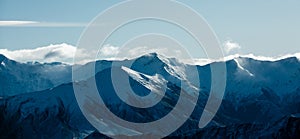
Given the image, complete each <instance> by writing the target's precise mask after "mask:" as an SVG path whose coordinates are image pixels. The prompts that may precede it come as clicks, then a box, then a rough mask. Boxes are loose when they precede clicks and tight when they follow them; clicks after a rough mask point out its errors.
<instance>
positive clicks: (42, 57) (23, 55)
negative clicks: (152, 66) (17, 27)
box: [0, 43, 300, 65]
mask: <svg viewBox="0 0 300 139" xmlns="http://www.w3.org/2000/svg"><path fill="white" fill-rule="evenodd" d="M76 52H77V59H78V61H79V63H80V64H85V63H87V62H91V61H95V60H100V59H106V60H124V59H133V58H136V57H139V56H141V55H145V54H148V53H153V52H156V53H159V54H162V55H165V56H167V57H175V58H177V59H178V60H180V61H182V62H185V63H188V64H194V65H206V64H209V63H212V62H215V61H227V60H231V59H235V58H238V57H248V58H252V59H256V60H260V61H277V60H280V59H285V58H288V57H296V58H298V59H299V60H300V53H295V54H287V55H283V56H278V57H266V56H255V55H254V54H248V55H239V54H235V55H229V56H226V57H225V58H223V59H205V58H203V59H186V58H184V57H183V56H182V55H183V54H182V51H180V50H176V49H175V50H170V49H167V48H164V47H161V48H159V47H157V48H149V47H146V46H141V47H135V48H120V47H116V46H113V45H110V44H106V45H104V46H103V47H102V48H101V49H100V50H99V53H98V52H97V51H87V50H84V49H77V48H76V47H75V46H73V45H70V44H66V43H62V44H51V45H49V46H43V47H39V48H35V49H22V50H8V49H0V54H4V55H5V56H6V57H8V58H9V59H13V60H16V61H18V62H23V63H25V62H34V61H36V62H41V63H51V62H62V63H66V64H73V58H74V55H75V53H76ZM97 54H98V55H97Z"/></svg>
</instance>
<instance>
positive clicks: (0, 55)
mask: <svg viewBox="0 0 300 139" xmlns="http://www.w3.org/2000/svg"><path fill="white" fill-rule="evenodd" d="M5 59H7V57H5V56H4V55H3V54H0V61H1V62H2V61H3V60H5Z"/></svg>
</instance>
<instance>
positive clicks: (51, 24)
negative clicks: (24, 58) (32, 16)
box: [0, 20, 87, 27]
mask: <svg viewBox="0 0 300 139" xmlns="http://www.w3.org/2000/svg"><path fill="white" fill-rule="evenodd" d="M85 26H87V23H66V22H39V21H21V20H15V21H0V27H85Z"/></svg>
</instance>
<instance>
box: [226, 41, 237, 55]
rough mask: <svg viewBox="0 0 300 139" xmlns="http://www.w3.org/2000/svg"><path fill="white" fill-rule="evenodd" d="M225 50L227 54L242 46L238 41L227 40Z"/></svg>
mask: <svg viewBox="0 0 300 139" xmlns="http://www.w3.org/2000/svg"><path fill="white" fill-rule="evenodd" d="M223 45H224V50H225V52H226V54H229V53H230V52H232V51H235V50H239V49H241V46H240V45H239V44H238V43H237V42H233V41H232V40H227V41H225V42H224V43H223Z"/></svg>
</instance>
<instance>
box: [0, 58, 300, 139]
mask: <svg viewBox="0 0 300 139" xmlns="http://www.w3.org/2000/svg"><path fill="white" fill-rule="evenodd" d="M130 63H132V65H131V66H129V65H130ZM220 63H222V62H213V63H210V64H208V65H204V66H194V65H189V64H184V63H181V62H178V61H177V60H176V59H174V58H166V57H164V56H161V55H159V54H156V53H151V54H147V55H144V56H141V57H139V58H136V59H132V60H124V61H107V60H102V61H97V62H96V63H95V75H85V74H82V75H81V76H82V77H80V80H79V81H78V82H83V83H84V82H88V81H89V80H90V79H91V78H94V77H95V79H96V83H97V87H98V88H99V90H102V91H100V92H99V93H100V95H101V97H103V99H104V101H105V104H106V106H108V107H109V108H110V110H111V111H112V112H113V113H114V114H116V115H118V116H119V117H121V118H123V119H126V120H127V121H132V122H149V121H153V120H157V119H158V118H160V117H162V116H164V115H166V114H168V112H170V110H172V107H174V106H175V104H176V102H177V100H178V97H179V96H180V94H179V93H180V90H185V91H187V92H188V93H190V92H193V91H195V90H198V93H199V99H198V102H197V105H196V108H195V110H194V112H193V113H192V115H191V117H190V118H189V119H188V120H187V121H186V123H185V124H184V125H183V126H182V127H181V128H179V129H178V130H177V131H176V132H174V133H173V134H171V135H170V136H169V137H166V138H211V137H213V138H223V137H225V138H300V61H299V59H297V58H296V57H289V58H285V59H281V60H277V61H260V60H255V59H252V58H247V57H237V58H234V59H230V60H228V61H224V63H225V64H226V68H227V86H226V91H225V96H224V98H223V101H222V105H221V107H220V109H219V111H218V113H217V114H216V116H215V117H214V119H213V120H212V121H211V122H210V124H209V125H208V126H206V127H205V128H203V129H199V128H198V122H199V119H200V116H201V114H202V111H203V109H204V106H205V104H206V101H207V99H208V96H209V92H210V85H211V68H210V65H212V64H220ZM90 64H93V63H87V64H86V65H82V66H79V67H78V69H84V68H87V67H88V66H89V65H90ZM193 67H195V68H196V70H197V72H198V73H199V79H200V85H196V84H199V83H197V82H195V75H197V74H195V73H194V72H193V71H192V70H191V69H192V68H193ZM111 71H114V72H117V73H119V74H121V75H128V76H129V77H130V85H131V87H132V88H133V90H135V91H136V92H137V93H138V95H145V94H147V93H148V92H149V91H150V90H151V87H153V86H157V84H153V83H154V82H151V80H156V82H159V81H166V82H167V89H166V94H165V95H166V97H164V98H163V99H162V101H161V102H160V103H158V104H157V105H156V106H155V107H152V108H151V109H136V108H134V107H131V106H129V105H127V104H124V102H122V100H120V99H119V98H118V97H117V96H116V95H115V90H114V89H113V87H112V83H111ZM137 75H138V78H137ZM156 75H157V76H158V77H159V78H155V79H154V76H156ZM181 81H184V83H183V85H182V83H181ZM0 84H1V86H0V98H1V99H0V138H75V137H78V138H89V139H91V138H108V137H106V136H104V135H102V134H101V133H98V132H97V131H96V130H95V128H94V127H93V126H91V125H90V124H89V122H87V120H86V119H85V117H84V116H83V115H82V113H81V111H80V109H79V107H78V104H77V102H76V99H75V96H74V91H73V83H72V66H71V65H66V64H62V63H46V64H41V63H18V62H16V61H13V60H10V59H8V58H6V57H5V56H3V55H0ZM195 87H198V88H196V89H194V90H193V89H192V90H191V89H190V88H195ZM90 101H91V102H93V101H94V100H92V99H91V100H90ZM150 133H151V131H149V134H150ZM114 136H116V137H119V136H123V135H119V134H115V135H114Z"/></svg>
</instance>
